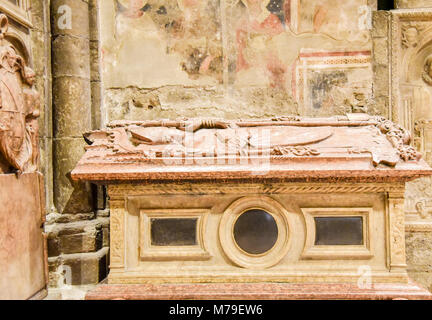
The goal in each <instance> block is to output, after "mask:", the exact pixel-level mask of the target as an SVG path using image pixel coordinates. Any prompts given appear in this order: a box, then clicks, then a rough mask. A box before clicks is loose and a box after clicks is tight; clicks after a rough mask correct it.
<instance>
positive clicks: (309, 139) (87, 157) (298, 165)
mask: <svg viewBox="0 0 432 320" xmlns="http://www.w3.org/2000/svg"><path fill="white" fill-rule="evenodd" d="M84 136H85V139H86V141H87V142H88V143H89V144H90V145H89V146H88V147H86V153H85V154H84V156H83V157H82V159H81V160H80V161H79V163H78V164H77V166H76V168H75V169H74V170H73V171H72V178H73V179H74V180H86V181H93V182H102V183H112V182H125V181H142V180H146V181H178V180H193V181H204V180H209V181H215V180H219V181H227V180H242V181H245V180H247V181H265V180H268V179H271V180H278V181H279V180H283V181H328V182H336V181H353V182H357V181H358V182H360V181H362V182H380V181H381V182H384V181H408V180H412V179H415V178H418V177H421V176H425V175H432V169H431V168H430V167H429V166H428V165H427V164H426V162H425V161H424V160H422V159H421V154H419V153H418V152H417V151H416V150H415V149H414V148H413V147H411V146H410V145H409V144H410V140H411V139H410V135H409V132H408V131H406V130H405V129H403V128H401V127H400V126H398V125H397V124H394V123H392V122H390V121H388V120H386V119H384V118H382V117H372V116H368V115H365V114H349V115H347V116H338V117H332V118H300V117H283V118H275V119H267V120H237V121H234V120H231V121H229V120H218V119H182V120H174V121H171V120H155V121H118V122H114V123H111V124H110V125H109V126H108V128H107V129H105V130H100V131H92V132H89V133H87V134H85V135H84Z"/></svg>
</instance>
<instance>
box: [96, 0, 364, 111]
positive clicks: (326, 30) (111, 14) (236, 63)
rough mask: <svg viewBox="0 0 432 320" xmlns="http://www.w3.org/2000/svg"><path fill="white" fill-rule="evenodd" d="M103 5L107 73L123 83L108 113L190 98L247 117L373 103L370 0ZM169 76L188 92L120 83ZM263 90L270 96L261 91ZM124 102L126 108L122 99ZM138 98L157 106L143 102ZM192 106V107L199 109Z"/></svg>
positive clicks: (130, 0) (125, 0)
mask: <svg viewBox="0 0 432 320" xmlns="http://www.w3.org/2000/svg"><path fill="white" fill-rule="evenodd" d="M101 5H102V10H101V12H102V14H101V17H102V18H101V26H102V32H103V34H102V49H103V50H102V54H103V65H102V67H103V72H104V82H105V84H106V89H108V90H109V89H114V90H116V91H115V92H114V91H112V95H111V96H109V97H108V98H107V104H108V107H109V105H110V104H116V105H117V107H116V106H114V105H113V108H117V109H116V111H115V112H112V113H111V114H110V115H108V118H116V119H117V118H134V117H139V118H157V117H158V116H161V114H157V112H158V111H160V112H163V111H164V110H167V109H170V108H173V109H177V110H176V112H175V113H176V115H181V110H180V111H179V110H178V107H179V106H181V105H182V103H185V101H187V104H188V106H189V107H191V106H193V108H199V107H200V103H204V104H207V105H202V107H206V108H209V109H210V108H211V109H212V110H213V111H214V110H217V111H214V112H213V111H210V114H209V115H213V116H222V117H233V115H232V114H230V110H234V109H235V110H237V111H236V112H235V113H236V114H238V116H240V117H259V116H265V115H267V116H268V115H279V113H281V114H287V113H299V114H302V115H317V116H318V115H324V114H332V113H335V112H336V113H345V112H351V111H352V109H358V108H360V109H361V108H366V109H367V104H368V103H369V101H370V100H371V99H370V97H371V92H372V88H371V83H372V69H371V63H370V55H371V39H370V29H371V9H370V7H368V5H367V0H350V1H337V0H326V1H318V0H312V1H306V0H175V1H174V0H148V1H147V0H109V1H104V2H103V3H102V4H101ZM104 30H105V31H104ZM109 34H111V36H109ZM305 54H306V55H307V56H308V57H312V58H313V60H314V61H313V63H310V61H306V60H307V59H305ZM358 56H361V57H358ZM334 57H337V59H334ZM353 57H357V58H353ZM309 60H310V59H309ZM167 86H172V87H173V89H175V90H177V91H176V94H177V96H178V97H180V98H179V99H178V101H176V102H174V104H171V102H168V101H169V99H168V97H167V96H164V95H163V94H158V93H156V96H155V92H154V90H153V94H152V97H151V98H149V97H146V99H144V100H145V101H141V102H138V103H135V102H133V103H130V102H128V101H121V100H122V98H121V99H120V98H119V96H118V94H119V92H118V89H121V88H131V87H135V88H136V89H137V90H142V89H151V88H153V89H155V90H161V88H166V87H167ZM186 87H187V90H188V91H190V88H197V89H199V90H201V89H202V88H206V89H209V88H211V89H210V90H211V93H209V92H205V93H204V94H209V95H211V96H212V97H214V98H211V97H205V98H204V97H203V95H202V92H201V93H198V92H196V93H194V94H192V95H191V94H190V92H189V93H187V94H186V93H184V92H185V90H186ZM200 88H201V89H200ZM140 94H141V95H142V92H141V93H140ZM341 94H344V95H348V96H347V97H346V98H344V99H342V98H341ZM144 95H145V93H144ZM257 95H263V96H264V101H263V99H262V98H261V99H255V98H253V97H254V96H257ZM122 96H124V94H122ZM129 98H130V97H129ZM129 98H128V99H129ZM266 98H268V99H267V100H266ZM129 100H130V99H129ZM150 100H152V101H156V103H150V102H151V101H150ZM125 103H126V105H127V107H128V108H129V109H128V110H127V112H126V115H125V112H124V110H119V109H118V108H119V107H118V105H124V104H125ZM259 104H261V109H262V111H260V109H259V108H260V105H259ZM263 104H265V106H264V107H263ZM137 105H151V108H150V109H146V110H145V111H143V110H139V111H137V112H135V111H134V107H136V106H137ZM234 106H236V107H234ZM239 106H240V108H239ZM273 106H275V107H273ZM218 108H219V109H218ZM242 108H243V109H245V110H244V112H240V113H239V112H238V109H242ZM246 108H247V110H246ZM131 110H132V111H131ZM189 111H190V110H188V111H185V114H184V115H185V116H190V115H194V116H195V115H200V114H199V113H198V114H195V113H194V112H189Z"/></svg>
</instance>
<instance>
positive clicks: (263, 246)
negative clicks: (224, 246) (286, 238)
mask: <svg viewBox="0 0 432 320" xmlns="http://www.w3.org/2000/svg"><path fill="white" fill-rule="evenodd" d="M277 238H278V227H277V224H276V221H275V219H274V218H273V216H272V215H271V214H269V213H267V212H265V211H264V210H260V209H253V210H249V211H246V212H244V213H242V214H241V215H240V217H239V218H238V219H237V221H236V222H235V225H234V239H235V241H236V243H237V245H238V246H239V247H240V248H241V249H242V250H243V251H245V252H247V253H249V254H263V253H265V252H267V251H269V250H270V249H272V248H273V247H274V245H275V243H276V240H277Z"/></svg>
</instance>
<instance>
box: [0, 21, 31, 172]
mask: <svg viewBox="0 0 432 320" xmlns="http://www.w3.org/2000/svg"><path fill="white" fill-rule="evenodd" d="M8 23H9V22H8V19H7V17H6V16H5V15H0V26H1V28H0V173H12V172H17V173H23V172H35V171H36V170H37V167H38V157H39V151H38V117H39V94H38V92H37V91H36V90H35V89H34V81H35V73H34V71H33V70H32V69H31V68H29V67H28V66H27V63H26V61H25V59H24V58H23V57H22V56H21V55H20V54H19V52H18V50H17V49H16V48H15V47H14V46H13V45H12V44H11V43H9V42H8V41H7V40H6V39H5V36H6V33H7V30H8Z"/></svg>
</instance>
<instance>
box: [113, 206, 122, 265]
mask: <svg viewBox="0 0 432 320" xmlns="http://www.w3.org/2000/svg"><path fill="white" fill-rule="evenodd" d="M124 220H125V201H124V200H118V199H111V200H110V261H111V264H110V267H111V269H113V268H123V267H124V263H125V261H124V260H125V248H124V244H125V236H124V229H125V224H124Z"/></svg>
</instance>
